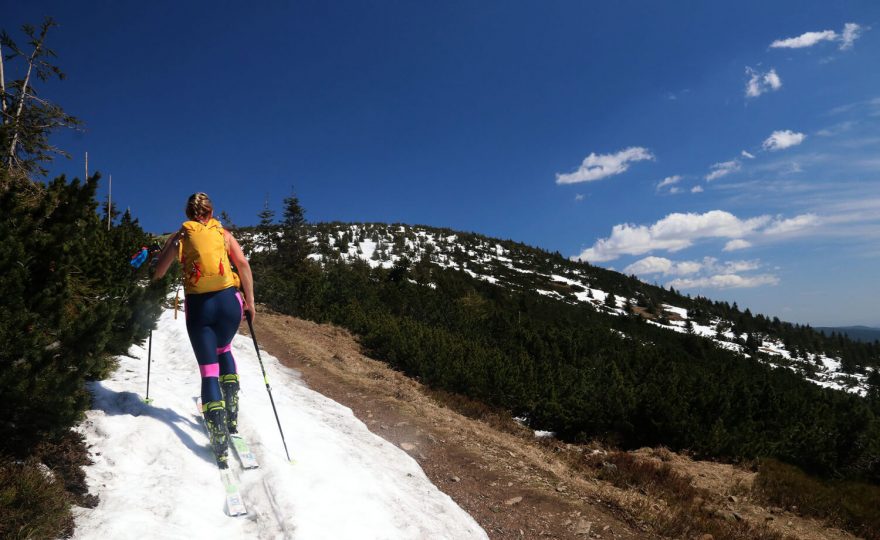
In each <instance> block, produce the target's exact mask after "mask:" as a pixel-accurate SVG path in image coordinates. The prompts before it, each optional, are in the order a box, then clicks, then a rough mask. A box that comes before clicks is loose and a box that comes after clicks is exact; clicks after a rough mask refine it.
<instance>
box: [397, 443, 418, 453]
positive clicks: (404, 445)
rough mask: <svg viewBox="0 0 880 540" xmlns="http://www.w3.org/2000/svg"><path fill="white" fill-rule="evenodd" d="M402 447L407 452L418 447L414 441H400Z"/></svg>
mask: <svg viewBox="0 0 880 540" xmlns="http://www.w3.org/2000/svg"><path fill="white" fill-rule="evenodd" d="M400 447H401V448H403V449H404V450H406V451H407V452H412V451H413V450H415V449H416V445H414V444H413V443H408V442H402V443H400Z"/></svg>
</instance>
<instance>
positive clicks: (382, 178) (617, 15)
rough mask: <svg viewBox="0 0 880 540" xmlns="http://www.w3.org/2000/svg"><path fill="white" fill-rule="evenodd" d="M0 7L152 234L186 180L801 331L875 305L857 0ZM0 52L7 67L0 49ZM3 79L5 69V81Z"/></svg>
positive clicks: (871, 20) (62, 167)
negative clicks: (432, 232) (49, 29)
mask: <svg viewBox="0 0 880 540" xmlns="http://www.w3.org/2000/svg"><path fill="white" fill-rule="evenodd" d="M73 4H74V3H70V2H40V1H34V2H27V3H24V2H19V3H16V4H15V5H13V6H8V7H6V8H5V9H4V14H5V15H6V16H5V17H4V22H3V25H4V28H5V29H6V30H7V31H8V32H10V33H12V34H13V35H14V36H15V37H20V36H21V34H20V32H18V28H17V27H18V26H19V25H20V24H21V23H24V22H34V23H35V22H38V21H39V20H40V19H41V18H42V17H43V16H44V15H52V16H53V17H55V18H56V19H57V20H58V22H59V23H60V24H61V27H60V28H58V29H56V30H55V31H54V32H53V34H52V35H51V37H50V43H51V45H52V46H53V47H54V48H55V49H56V51H57V52H58V54H59V60H58V62H59V64H60V65H61V66H62V67H63V68H64V70H65V71H66V72H67V75H68V78H67V80H65V81H63V82H60V83H51V84H48V85H44V86H43V95H44V96H45V97H48V98H50V99H52V100H54V101H56V102H58V103H60V104H61V105H62V106H64V107H65V109H66V110H67V111H68V112H70V113H72V114H74V115H76V116H78V117H80V118H81V119H83V120H84V121H85V130H84V131H82V132H80V133H69V134H64V135H60V136H58V137H56V139H55V142H56V143H57V145H58V146H60V147H62V148H64V149H66V150H68V151H69V152H70V153H71V154H73V155H74V159H72V160H69V161H68V160H61V161H59V162H57V164H56V165H55V166H54V167H53V172H57V173H61V172H65V173H67V174H68V175H69V176H78V175H81V171H82V155H83V153H84V152H85V151H88V152H89V157H90V165H91V168H92V170H95V169H97V170H100V171H101V172H102V173H103V174H104V175H105V178H106V176H107V175H108V174H112V175H113V180H114V182H113V193H114V200H115V201H116V202H117V203H118V204H120V205H121V206H123V207H130V208H131V209H132V212H133V213H134V214H135V215H136V216H137V217H138V218H139V219H140V221H141V223H142V224H143V225H144V226H145V227H146V228H147V229H148V230H151V231H154V232H162V231H170V230H173V229H175V228H176V227H177V226H178V224H179V222H180V221H181V220H182V217H183V216H182V207H183V204H184V202H185V199H186V197H187V196H188V195H189V194H190V193H192V192H194V191H207V192H208V193H209V194H210V195H211V196H212V198H213V199H214V202H215V206H216V207H217V208H218V209H222V210H225V211H227V212H228V213H229V214H230V215H231V217H232V218H233V220H234V221H235V222H236V223H237V224H239V225H244V224H252V223H255V222H256V220H257V217H256V214H257V212H258V211H259V210H260V209H261V208H262V206H263V204H264V201H265V200H266V198H267V197H268V199H269V201H270V205H271V206H272V207H273V208H275V209H276V210H280V206H281V199H283V197H285V196H286V195H287V194H289V193H290V191H291V189H292V188H294V189H295V190H296V193H297V194H298V196H299V197H300V200H301V202H302V203H303V205H304V206H305V208H306V211H307V218H308V219H310V220H312V221H331V220H340V221H383V222H406V223H413V224H427V225H434V226H444V227H451V228H455V229H461V230H467V231H476V232H479V233H483V234H487V235H490V236H497V237H501V238H510V239H513V240H518V241H523V242H526V243H528V244H531V245H536V246H540V247H543V248H545V249H549V250H551V251H559V252H560V253H562V254H564V255H566V256H571V257H582V258H585V259H587V260H590V261H591V262H592V263H594V264H598V265H602V266H605V267H609V268H614V269H616V270H621V271H625V272H627V273H636V274H638V275H639V276H640V277H642V278H643V279H645V280H647V281H650V282H657V283H661V284H664V285H669V284H672V285H673V286H674V287H675V288H676V289H678V290H681V291H682V292H687V293H691V294H702V295H705V296H709V297H710V298H714V299H723V300H728V301H736V302H738V303H739V305H740V306H741V307H749V308H751V309H752V311H755V312H760V313H765V314H768V315H771V316H779V317H780V318H782V319H784V320H789V321H793V322H801V323H810V324H814V325H842V324H868V325H880V315H878V314H877V311H876V308H875V305H876V304H878V299H880V285H878V282H877V279H876V277H875V276H876V274H877V272H876V267H877V265H878V263H880V212H878V210H880V189H878V188H880V129H878V128H880V69H878V65H880V62H878V60H880V3H877V2H873V1H843V2H834V3H830V2H824V1H809V2H807V1H791V2H772V3H770V2H758V1H755V2H751V1H736V2H732V1H731V2H664V3H659V2H647V1H644V2H631V1H629V2H628V1H618V2H606V3H598V2H516V1H504V2H454V1H449V2H439V3H438V2H430V3H429V2H411V1H406V2H403V1H401V2H394V1H376V2H369V1H359V2H318V1H315V2H278V3H268V2H254V3H250V4H247V5H246V6H245V7H243V5H242V4H240V3H227V2H219V3H211V4H210V5H209V4H207V3H194V2H190V3H184V4H185V5H184V6H183V7H181V6H179V5H177V4H178V3H171V2H149V3H135V2H91V3H76V5H73ZM11 68H12V66H9V67H8V68H7V69H8V70H9V69H11ZM8 76H9V74H7V77H8ZM105 193H106V184H105V185H103V186H102V196H103V194H105Z"/></svg>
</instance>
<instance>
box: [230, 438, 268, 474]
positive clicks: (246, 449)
mask: <svg viewBox="0 0 880 540" xmlns="http://www.w3.org/2000/svg"><path fill="white" fill-rule="evenodd" d="M229 445H230V446H231V447H232V449H233V450H234V451H235V455H236V456H238V461H239V462H240V463H241V468H242V469H256V468H257V467H259V466H260V464H259V462H257V456H255V455H254V453H253V452H251V449H250V446H248V443H247V441H246V440H245V439H244V437H242V436H241V435H239V434H238V433H230V434H229Z"/></svg>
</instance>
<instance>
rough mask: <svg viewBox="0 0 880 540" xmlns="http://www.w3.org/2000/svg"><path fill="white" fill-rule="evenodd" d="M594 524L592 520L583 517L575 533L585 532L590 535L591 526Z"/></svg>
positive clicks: (584, 533)
mask: <svg viewBox="0 0 880 540" xmlns="http://www.w3.org/2000/svg"><path fill="white" fill-rule="evenodd" d="M592 526H593V522H592V521H587V520H585V519H581V520H580V521H578V524H577V527H575V530H574V533H575V534H583V535H587V536H589V534H590V528H591V527H592Z"/></svg>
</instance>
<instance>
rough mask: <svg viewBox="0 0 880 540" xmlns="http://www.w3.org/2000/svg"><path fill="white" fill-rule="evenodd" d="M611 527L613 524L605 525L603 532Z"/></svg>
mask: <svg viewBox="0 0 880 540" xmlns="http://www.w3.org/2000/svg"><path fill="white" fill-rule="evenodd" d="M610 528H611V525H605V526H604V527H602V532H605V531H607V530H608V529H610Z"/></svg>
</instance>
